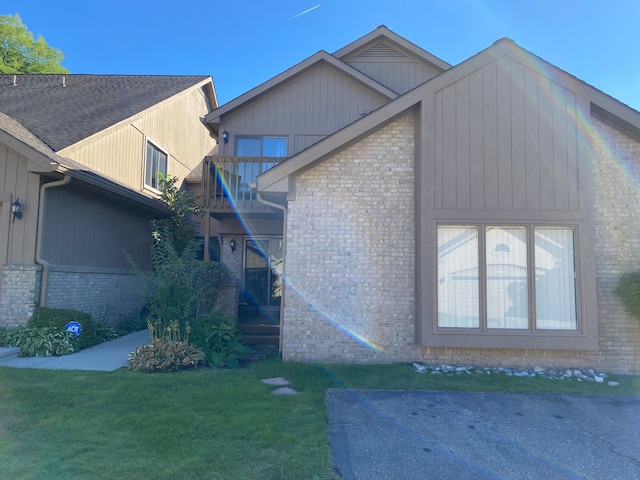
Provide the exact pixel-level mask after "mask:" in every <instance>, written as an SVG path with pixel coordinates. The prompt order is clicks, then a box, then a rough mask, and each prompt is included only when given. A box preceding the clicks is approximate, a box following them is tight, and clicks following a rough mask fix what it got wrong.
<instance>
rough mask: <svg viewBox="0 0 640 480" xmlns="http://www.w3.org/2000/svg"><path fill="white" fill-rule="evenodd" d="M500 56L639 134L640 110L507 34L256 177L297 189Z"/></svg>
mask: <svg viewBox="0 0 640 480" xmlns="http://www.w3.org/2000/svg"><path fill="white" fill-rule="evenodd" d="M501 56H509V57H511V58H513V59H515V60H517V61H520V62H521V63H523V64H524V65H526V66H529V67H530V68H534V69H535V70H536V71H538V72H539V73H541V74H542V75H545V76H547V77H550V78H552V79H553V80H554V81H556V82H559V83H561V84H563V85H564V86H567V87H568V88H570V89H571V90H573V91H576V92H580V93H581V95H583V96H584V97H585V99H586V102H587V103H588V106H589V107H590V108H591V111H592V112H594V113H596V114H598V115H599V116H601V117H602V118H604V119H606V120H607V121H610V122H612V123H614V124H616V125H617V126H619V127H621V128H623V129H624V130H626V131H627V132H629V133H631V134H633V135H636V136H638V138H640V112H638V111H636V110H634V109H632V108H631V107H629V106H627V105H625V104H623V103H622V102H619V101H618V100H616V99H614V98H613V97H611V96H609V95H607V94H605V93H603V92H602V91H600V90H598V89H596V88H595V87H592V86H591V85H589V84H587V83H586V82H584V81H582V80H580V79H578V78H577V77H575V76H573V75H571V74H569V73H567V72H565V71H564V70H561V69H560V68H558V67H556V66H554V65H552V64H551V63H549V62H547V61H545V60H543V59H542V58H540V57H538V56H536V55H534V54H533V53H531V52H529V51H527V50H525V49H524V48H522V47H520V46H518V45H517V44H516V43H515V42H514V41H513V40H511V39H508V38H502V39H500V40H498V41H496V42H495V43H494V44H493V45H491V46H490V47H488V48H486V49H485V50H483V51H481V52H479V53H477V54H476V55H474V56H472V57H470V58H468V59H467V60H465V61H464V62H462V63H460V64H458V65H456V66H455V67H452V68H450V69H449V70H446V71H445V72H443V73H441V74H440V75H438V76H436V77H434V78H432V79H431V80H429V81H427V82H425V83H423V84H422V85H420V86H418V87H416V88H415V89H413V90H411V91H409V92H407V93H405V94H403V95H401V96H399V97H398V98H396V99H395V100H392V101H391V102H389V103H387V104H385V105H383V106H381V107H380V108H378V109H377V110H374V111H373V112H371V113H369V114H368V115H366V116H365V117H363V118H361V119H359V120H356V121H355V122H353V123H351V124H349V125H347V126H346V127H344V128H342V129H341V130H338V131H337V132H335V133H333V134H332V135H329V136H328V137H326V138H324V139H323V140H321V141H319V142H318V143H316V144H314V145H312V146H310V147H309V148H307V149H305V150H302V151H301V152H300V153H298V154H296V155H294V156H292V157H290V158H288V159H287V160H285V161H283V162H282V163H280V164H278V165H276V166H274V167H273V168H271V169H269V170H267V171H266V172H264V173H263V174H261V175H259V176H258V178H257V189H258V191H259V192H265V193H266V192H270V193H292V188H291V186H292V184H291V182H292V178H293V177H294V176H295V175H297V174H298V173H301V172H303V171H305V170H306V169H308V168H311V167H312V166H314V165H315V164H317V163H319V162H321V161H323V160H324V159H326V158H329V157H330V156H332V155H334V154H336V153H337V152H339V151H341V150H343V149H345V148H347V147H348V146H350V145H352V144H353V143H355V142H357V141H358V140H360V139H362V138H364V137H365V136H367V135H369V134H371V133H372V132H374V131H376V130H378V129H379V128H381V127H383V126H384V125H386V124H388V123H390V122H392V121H393V120H395V119H397V118H399V117H400V116H402V115H404V114H405V113H407V112H408V111H410V110H411V109H412V108H416V107H418V106H419V105H420V103H421V102H422V101H423V100H424V99H425V98H427V95H428V94H429V93H433V92H435V91H436V90H438V89H441V88H444V87H446V86H447V85H449V84H451V83H453V82H454V81H456V80H457V79H459V78H461V77H463V76H465V75H468V74H470V73H471V72H473V71H475V70H477V69H479V68H481V67H482V66H483V65H485V64H487V63H489V62H490V61H493V60H495V59H497V58H499V57H501ZM587 114H588V112H587Z"/></svg>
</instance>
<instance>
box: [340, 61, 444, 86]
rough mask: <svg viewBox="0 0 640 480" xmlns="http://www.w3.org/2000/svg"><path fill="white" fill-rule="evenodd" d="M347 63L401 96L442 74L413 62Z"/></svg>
mask: <svg viewBox="0 0 640 480" xmlns="http://www.w3.org/2000/svg"><path fill="white" fill-rule="evenodd" d="M347 63H348V64H349V65H351V66H352V67H353V68H355V69H356V70H359V71H361V72H362V73H364V74H365V75H367V76H369V77H371V78H373V79H374V80H376V81H378V82H380V83H381V84H383V85H384V86H385V87H387V88H390V89H391V90H393V91H394V92H397V93H400V94H402V93H406V92H408V91H409V90H411V89H413V88H415V87H417V86H418V85H421V84H423V83H424V82H426V81H427V80H429V79H431V78H433V77H435V76H436V75H438V74H439V73H440V71H439V70H437V69H435V68H429V67H427V66H426V65H423V64H421V63H418V62H417V61H411V60H407V61H405V62H399V61H394V62H385V61H380V60H378V61H369V62H363V61H348V62H347Z"/></svg>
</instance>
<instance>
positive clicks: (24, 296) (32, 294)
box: [0, 264, 42, 328]
mask: <svg viewBox="0 0 640 480" xmlns="http://www.w3.org/2000/svg"><path fill="white" fill-rule="evenodd" d="M41 268H42V267H40V266H39V265H19V264H11V265H3V266H2V287H1V288H0V292H2V297H1V298H0V328H3V327H17V326H20V325H26V324H27V321H28V320H29V318H31V315H33V310H34V309H35V307H36V303H37V300H38V297H37V295H38V293H39V292H40V272H41Z"/></svg>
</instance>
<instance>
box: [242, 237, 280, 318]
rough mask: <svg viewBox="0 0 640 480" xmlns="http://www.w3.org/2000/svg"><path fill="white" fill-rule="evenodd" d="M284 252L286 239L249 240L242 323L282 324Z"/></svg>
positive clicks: (244, 278) (245, 268)
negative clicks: (283, 241) (283, 242)
mask: <svg viewBox="0 0 640 480" xmlns="http://www.w3.org/2000/svg"><path fill="white" fill-rule="evenodd" d="M282 253H283V251H282V237H258V238H248V239H245V241H244V270H243V288H242V295H241V298H240V308H239V315H238V321H239V322H240V323H268V324H271V325H278V324H279V323H280V301H281V297H282V262H283V255H282Z"/></svg>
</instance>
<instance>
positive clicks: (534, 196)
mask: <svg viewBox="0 0 640 480" xmlns="http://www.w3.org/2000/svg"><path fill="white" fill-rule="evenodd" d="M524 84H525V87H524V88H525V92H526V94H525V112H524V124H525V140H524V141H525V159H526V165H525V166H526V182H527V185H526V190H527V209H529V210H540V209H541V204H540V143H539V142H540V130H539V126H538V125H539V115H538V113H539V95H538V75H537V74H536V73H535V72H534V71H533V70H530V69H525V71H524Z"/></svg>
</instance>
